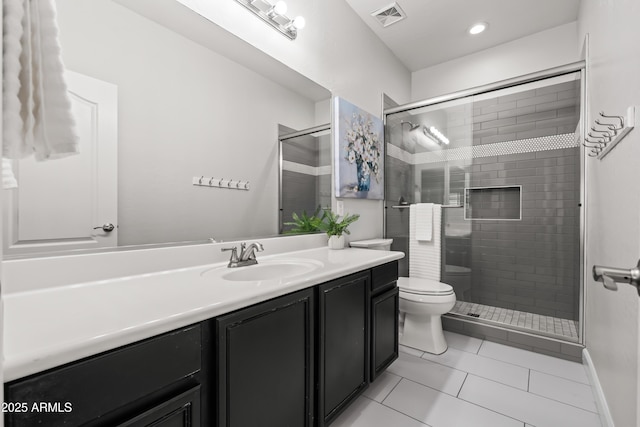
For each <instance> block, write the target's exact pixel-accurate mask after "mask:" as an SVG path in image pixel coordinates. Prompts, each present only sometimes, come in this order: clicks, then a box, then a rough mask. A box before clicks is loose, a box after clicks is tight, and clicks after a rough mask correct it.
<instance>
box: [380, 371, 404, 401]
mask: <svg viewBox="0 0 640 427" xmlns="http://www.w3.org/2000/svg"><path fill="white" fill-rule="evenodd" d="M385 372H386V371H385ZM389 375H393V376H396V377H398V378H400V380H398V382H397V383H396V385H394V386H393V387H391V390H389V393H387V395H386V396H385V397H384V398H383V399H381V400H380V402H379V403H383V402H384V401H385V400H387V397H389V395H390V394H391V393H393V391H394V390H395V389H396V388H397V387H398V384H400V381H402V379H403V378H404V377H401V376H400V375H396V374H392V373H391V372H389Z"/></svg>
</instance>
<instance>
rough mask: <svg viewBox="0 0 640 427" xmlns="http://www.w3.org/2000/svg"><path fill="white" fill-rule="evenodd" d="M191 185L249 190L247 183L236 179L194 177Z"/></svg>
mask: <svg viewBox="0 0 640 427" xmlns="http://www.w3.org/2000/svg"><path fill="white" fill-rule="evenodd" d="M192 184H193V185H199V186H202V187H216V188H227V189H229V190H246V191H248V190H249V181H240V180H237V179H227V178H214V177H210V176H204V175H203V176H194V177H193V180H192Z"/></svg>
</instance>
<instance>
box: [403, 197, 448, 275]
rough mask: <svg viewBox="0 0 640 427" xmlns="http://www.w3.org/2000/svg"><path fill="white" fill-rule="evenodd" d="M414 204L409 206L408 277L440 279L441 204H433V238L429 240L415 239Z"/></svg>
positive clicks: (415, 216)
mask: <svg viewBox="0 0 640 427" xmlns="http://www.w3.org/2000/svg"><path fill="white" fill-rule="evenodd" d="M416 211H417V209H416V205H411V206H410V207H409V277H422V278H425V279H432V280H437V281H440V272H441V265H440V263H441V261H442V253H441V247H442V245H441V238H442V230H441V223H442V206H441V205H433V211H432V212H433V238H432V239H431V241H430V242H423V241H419V240H418V239H416V228H417V227H416V226H417V221H416V219H417V215H416V213H417V212H416Z"/></svg>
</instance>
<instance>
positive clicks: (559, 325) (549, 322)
mask: <svg viewBox="0 0 640 427" xmlns="http://www.w3.org/2000/svg"><path fill="white" fill-rule="evenodd" d="M451 313H453V314H459V315H463V316H468V315H469V313H474V314H478V315H479V316H474V317H477V318H479V319H483V320H486V321H489V322H497V323H502V324H506V325H510V326H512V327H516V328H517V329H521V330H525V331H526V330H530V331H536V332H539V333H542V334H543V335H549V336H559V337H562V338H568V339H570V340H572V341H577V340H578V322H576V321H575V320H569V319H560V318H557V317H551V316H542V315H540V314H534V313H527V312H524V311H518V310H510V309H507V308H500V307H492V306H489V305H482V304H475V303H471V302H465V301H456V305H455V306H454V307H453V309H452V310H451Z"/></svg>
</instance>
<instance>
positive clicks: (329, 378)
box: [318, 271, 370, 425]
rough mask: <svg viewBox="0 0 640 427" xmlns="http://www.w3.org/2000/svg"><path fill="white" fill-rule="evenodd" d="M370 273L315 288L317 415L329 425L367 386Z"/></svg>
mask: <svg viewBox="0 0 640 427" xmlns="http://www.w3.org/2000/svg"><path fill="white" fill-rule="evenodd" d="M369 283H370V276H369V272H368V271H367V272H364V273H358V274H354V275H351V276H347V277H345V278H342V279H338V280H334V281H331V282H328V283H325V284H323V285H320V286H319V287H318V290H319V294H318V295H319V298H318V309H319V312H320V313H319V314H320V315H319V322H320V325H319V346H320V352H319V354H320V363H319V367H318V369H319V381H320V384H319V386H320V395H319V399H318V417H319V419H320V425H325V424H329V423H330V422H331V421H333V419H334V418H335V417H336V416H337V415H338V414H339V413H340V412H341V411H342V410H343V409H345V408H346V407H347V406H348V405H349V403H351V401H352V400H353V399H355V398H356V397H357V396H358V395H359V394H360V393H361V392H362V391H363V390H364V389H365V388H366V387H367V385H368V378H369V339H368V337H369V328H368V321H367V319H368V315H369V286H370V285H369Z"/></svg>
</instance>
